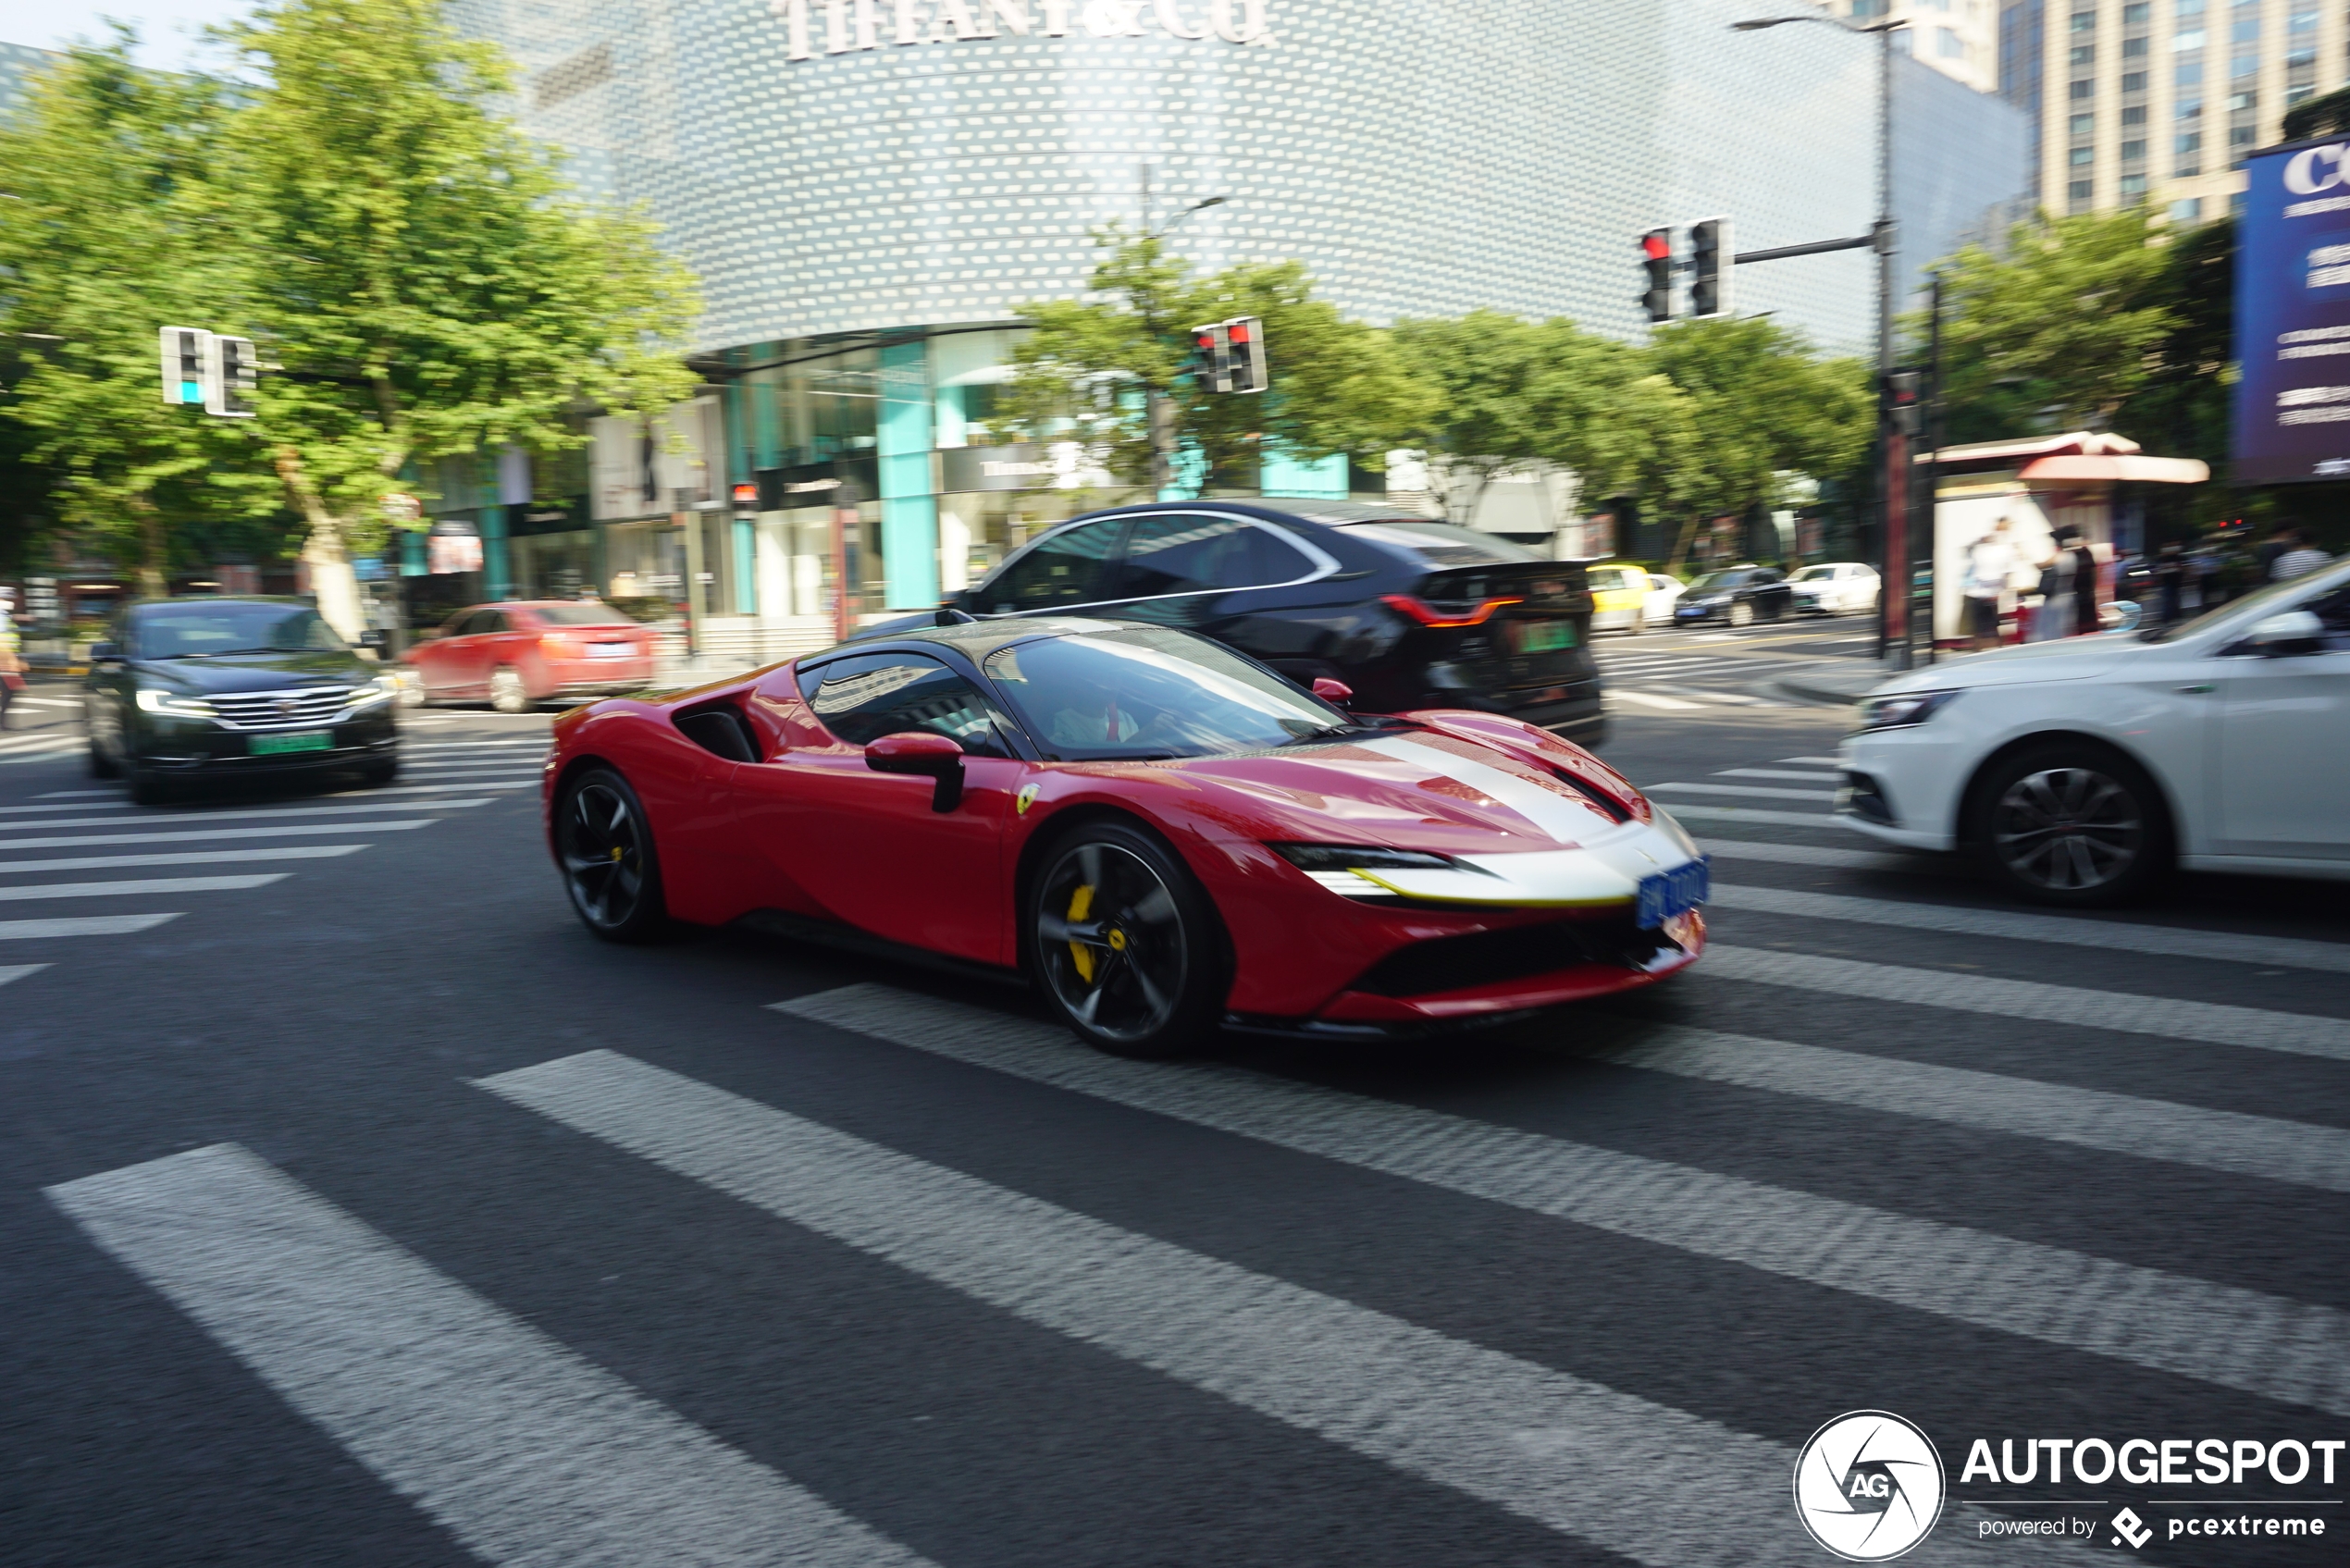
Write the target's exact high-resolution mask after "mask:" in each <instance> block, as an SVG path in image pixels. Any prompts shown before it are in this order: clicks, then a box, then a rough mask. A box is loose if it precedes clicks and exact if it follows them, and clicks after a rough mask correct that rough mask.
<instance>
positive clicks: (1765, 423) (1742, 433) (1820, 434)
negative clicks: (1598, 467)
mask: <svg viewBox="0 0 2350 1568" xmlns="http://www.w3.org/2000/svg"><path fill="white" fill-rule="evenodd" d="M1647 359H1648V363H1649V364H1651V365H1652V366H1653V367H1654V368H1655V370H1656V372H1657V374H1659V375H1661V376H1663V377H1664V379H1665V380H1667V381H1669V382H1670V383H1672V385H1673V386H1674V387H1675V388H1676V389H1678V390H1679V391H1680V393H1681V394H1682V396H1683V397H1685V398H1686V399H1687V400H1688V402H1689V405H1690V407H1691V411H1692V412H1691V417H1692V419H1693V420H1694V422H1695V424H1696V426H1697V428H1698V430H1699V432H1700V433H1701V439H1700V441H1699V442H1698V443H1697V444H1696V447H1695V450H1694V451H1692V453H1691V455H1690V458H1689V460H1688V463H1687V464H1686V465H1685V467H1684V468H1683V469H1682V471H1681V477H1680V480H1679V482H1678V484H1677V486H1676V488H1674V489H1673V490H1672V491H1671V493H1670V500H1672V501H1673V503H1674V504H1675V506H1676V509H1677V510H1679V511H1681V512H1686V513H1689V514H1693V515H1697V516H1704V517H1718V516H1725V515H1730V514H1735V513H1743V512H1746V511H1747V510H1748V509H1749V508H1751V507H1754V506H1757V505H1767V504H1770V503H1772V502H1774V501H1776V500H1780V499H1781V497H1780V494H1779V491H1780V489H1781V488H1782V486H1783V484H1784V481H1783V480H1782V479H1781V478H1780V477H1779V476H1780V475H1784V474H1787V473H1799V474H1805V475H1812V476H1813V477H1815V478H1825V477H1829V476H1833V475H1837V474H1839V473H1841V472H1843V471H1844V470H1846V469H1848V468H1849V467H1851V466H1852V465H1853V464H1854V463H1859V462H1860V461H1861V459H1862V457H1863V456H1864V454H1865V453H1866V452H1867V451H1868V448H1869V445H1870V442H1871V439H1872V435H1873V430H1874V411H1873V408H1872V404H1871V400H1870V377H1869V373H1868V370H1867V367H1866V366H1864V365H1863V364H1861V362H1860V361H1858V360H1854V359H1827V360H1824V359H1819V358H1816V357H1814V356H1813V355H1812V352H1811V351H1810V349H1809V347H1808V345H1806V344H1805V342H1804V341H1803V340H1802V339H1801V338H1800V337H1799V336H1797V335H1796V334H1795V333H1793V332H1790V331H1788V330H1787V328H1786V327H1781V326H1779V325H1778V324H1777V323H1776V322H1774V321H1768V320H1763V319H1761V318H1749V319H1747V320H1743V321H1720V320H1714V321H1691V322H1682V323H1676V324H1675V325H1673V326H1670V327H1661V328H1659V329H1658V331H1657V332H1656V334H1655V335H1654V337H1653V338H1651V340H1650V343H1649V349H1648V354H1647Z"/></svg>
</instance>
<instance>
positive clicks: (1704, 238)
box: [1689, 217, 1731, 316]
mask: <svg viewBox="0 0 2350 1568" xmlns="http://www.w3.org/2000/svg"><path fill="white" fill-rule="evenodd" d="M1689 264H1690V266H1689V314H1690V315H1694V316H1707V315H1729V314H1730V266H1731V259H1730V220H1729V219H1728V218H1726V217H1709V218H1705V219H1703V220H1702V221H1701V222H1697V223H1693V224H1691V225H1689Z"/></svg>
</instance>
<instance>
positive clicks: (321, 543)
mask: <svg viewBox="0 0 2350 1568" xmlns="http://www.w3.org/2000/svg"><path fill="white" fill-rule="evenodd" d="M278 478H280V479H281V480H283V481H284V482H285V486H286V493H287V494H288V495H290V496H291V497H292V498H293V501H294V504H295V506H297V507H299V508H300V509H301V511H302V517H303V522H304V523H306V524H308V525H309V528H310V531H309V533H308V535H307V536H306V537H304V538H303V542H302V562H303V565H305V566H307V567H309V568H310V591H311V592H312V593H313V594H314V595H315V596H316V598H317V600H318V613H319V615H320V616H321V617H323V618H324V619H325V621H326V623H327V624H328V625H329V626H332V627H333V628H334V629H335V630H336V632H337V633H339V634H340V636H341V637H342V639H343V640H344V641H345V642H349V643H356V642H358V640H359V639H360V637H361V636H363V635H364V634H365V632H366V630H367V616H366V612H365V608H364V606H363V605H362V604H361V602H360V599H359V574H358V573H356V572H354V571H352V567H351V552H350V550H349V549H346V548H345V540H346V538H347V537H348V530H347V529H346V527H345V526H344V522H343V519H341V518H340V517H337V516H336V515H335V514H334V513H333V512H329V511H328V510H327V504H326V502H325V501H324V500H322V499H321V498H320V497H319V495H318V492H317V491H316V490H315V489H313V488H311V485H310V478H309V475H307V474H305V473H303V467H302V459H301V457H300V456H299V455H298V454H297V453H296V452H295V451H294V450H293V449H292V448H291V447H280V448H278Z"/></svg>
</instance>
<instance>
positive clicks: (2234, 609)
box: [2138, 573, 2320, 642]
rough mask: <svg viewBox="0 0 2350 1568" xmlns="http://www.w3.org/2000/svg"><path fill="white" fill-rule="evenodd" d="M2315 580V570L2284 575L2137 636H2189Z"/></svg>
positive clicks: (2148, 638) (2158, 639)
mask: <svg viewBox="0 0 2350 1568" xmlns="http://www.w3.org/2000/svg"><path fill="white" fill-rule="evenodd" d="M2319 580H2320V579H2319V574H2317V573H2306V574H2303V575H2301V576H2298V577H2287V578H2286V579H2285V580H2284V581H2283V582H2282V583H2270V584H2269V585H2268V586H2266V587H2259V588H2255V589H2253V590H2252V591H2251V592H2250V593H2248V594H2246V595H2245V596H2244V597H2243V598H2242V599H2230V600H2229V601H2228V602H2227V603H2225V604H2223V605H2220V607H2219V608H2218V609H2216V610H2207V611H2204V612H2203V613H2202V614H2200V615H2196V616H2192V617H2190V618H2188V619H2187V620H2184V621H2175V622H2172V623H2171V624H2170V625H2168V626H2157V627H2154V628H2153V629H2152V630H2150V631H2144V632H2140V633H2139V634H2138V640H2139V641H2140V642H2175V641H2177V640H2178V639H2179V638H2181V637H2185V636H2194V635H2195V633H2197V632H2199V631H2202V630H2203V629H2204V628H2205V627H2207V626H2216V625H2218V624H2219V623H2220V622H2222V621H2225V620H2229V619H2232V618H2233V617H2235V616H2238V615H2243V614H2245V613H2246V612H2248V611H2257V610H2258V609H2259V608H2260V607H2261V606H2262V605H2264V604H2274V603H2275V602H2276V601H2277V600H2278V599H2284V598H2286V597H2288V596H2290V595H2292V594H2294V593H2296V592H2298V591H2300V590H2301V589H2304V588H2309V587H2314V586H2317V584H2318V583H2319Z"/></svg>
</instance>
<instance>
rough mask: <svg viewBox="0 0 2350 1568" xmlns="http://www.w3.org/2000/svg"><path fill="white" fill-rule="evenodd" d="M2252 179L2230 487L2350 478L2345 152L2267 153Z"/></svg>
mask: <svg viewBox="0 0 2350 1568" xmlns="http://www.w3.org/2000/svg"><path fill="white" fill-rule="evenodd" d="M2245 173H2246V175H2247V176H2248V177H2249V179H2250V181H2251V183H2250V186H2249V188H2248V189H2247V190H2246V191H2245V204H2244V212H2243V217H2242V221H2241V224H2240V226H2239V233H2238V237H2237V250H2236V311H2235V353H2236V363H2237V364H2238V365H2240V366H2241V367H2242V372H2243V378H2242V379H2241V380H2239V381H2238V382H2237V383H2236V401H2235V439H2234V442H2233V450H2234V455H2235V471H2234V475H2233V477H2234V479H2235V480H2236V482H2237V483H2239V484H2256V485H2258V484H2275V483H2277V482H2279V481H2281V480H2288V479H2334V478H2344V477H2350V142H2343V141H2334V142H2295V143H2293V144H2291V145H2287V146H2283V147H2274V148H2270V150H2268V151H2267V152H2263V153H2257V154H2254V155H2253V156H2252V157H2251V158H2250V159H2249V160H2247V161H2246V162H2245Z"/></svg>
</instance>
